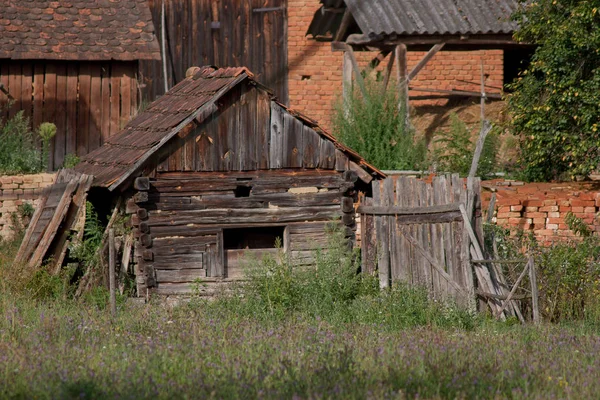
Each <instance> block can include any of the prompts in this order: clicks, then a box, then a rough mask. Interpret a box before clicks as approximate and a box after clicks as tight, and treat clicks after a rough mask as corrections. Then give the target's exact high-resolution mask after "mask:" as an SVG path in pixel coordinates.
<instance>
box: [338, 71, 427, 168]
mask: <svg viewBox="0 0 600 400" xmlns="http://www.w3.org/2000/svg"><path fill="white" fill-rule="evenodd" d="M365 84H366V88H367V93H368V100H367V99H364V98H363V96H362V94H361V93H360V91H359V90H358V89H356V88H355V89H354V91H353V92H352V95H351V96H350V98H349V99H348V100H347V101H346V102H344V101H343V100H341V101H339V102H338V104H337V106H336V110H335V114H334V116H333V125H334V131H335V134H336V136H337V137H339V138H340V140H341V141H342V142H343V143H344V144H345V145H347V146H348V147H350V148H352V149H353V150H355V151H357V152H358V153H360V154H361V155H362V156H363V157H365V159H366V160H367V161H369V162H370V163H372V164H373V165H375V166H376V167H378V168H381V169H391V170H407V169H408V170H410V169H422V168H424V167H425V162H426V158H427V145H426V143H425V140H417V139H416V138H415V132H414V131H413V129H410V128H407V126H406V123H405V122H406V121H405V119H404V112H401V111H399V110H398V104H399V98H398V94H397V92H396V91H395V90H387V91H386V94H385V95H383V96H382V95H381V91H382V84H381V83H380V82H377V81H375V80H371V79H366V80H365ZM390 86H392V87H393V85H392V84H391V83H390Z"/></svg>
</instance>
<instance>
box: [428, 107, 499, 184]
mask: <svg viewBox="0 0 600 400" xmlns="http://www.w3.org/2000/svg"><path fill="white" fill-rule="evenodd" d="M472 137H473V134H472V132H471V131H470V130H469V128H468V126H467V124H465V123H464V122H463V121H461V120H460V118H459V117H458V115H456V114H455V113H452V114H450V130H449V131H448V132H439V133H438V134H437V135H436V139H435V143H436V149H435V151H434V153H433V160H434V162H435V163H436V164H437V170H438V171H443V172H453V173H459V174H460V175H461V176H467V175H468V174H469V171H470V169H471V163H472V161H473V154H474V153H475V147H476V144H477V137H476V138H475V141H473V140H472ZM498 146H499V139H498V133H497V130H496V129H495V128H494V129H492V131H491V132H490V133H488V135H487V137H486V139H485V143H484V145H483V151H482V152H481V158H480V159H479V165H478V168H477V175H478V176H480V177H482V178H484V179H485V178H487V177H489V176H491V175H492V174H493V173H494V172H495V168H496V166H497V163H496V150H497V148H498Z"/></svg>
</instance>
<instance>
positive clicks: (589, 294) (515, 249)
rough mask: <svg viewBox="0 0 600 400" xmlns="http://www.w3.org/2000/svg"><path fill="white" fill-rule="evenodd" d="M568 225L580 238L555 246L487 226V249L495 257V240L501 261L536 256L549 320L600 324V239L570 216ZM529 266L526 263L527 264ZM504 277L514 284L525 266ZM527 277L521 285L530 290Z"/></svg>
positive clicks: (541, 299)
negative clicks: (542, 244) (544, 244)
mask: <svg viewBox="0 0 600 400" xmlns="http://www.w3.org/2000/svg"><path fill="white" fill-rule="evenodd" d="M566 223H567V225H568V226H569V229H571V230H572V231H573V232H574V233H576V234H577V235H579V237H576V238H574V239H573V240H570V241H560V242H556V243H553V244H552V245H551V246H548V247H544V246H539V244H538V243H537V242H536V240H535V238H534V237H533V236H531V235H525V234H524V233H523V232H522V231H520V232H517V233H516V235H511V234H510V231H509V230H508V229H503V228H501V227H497V226H493V225H488V226H486V248H487V250H488V252H489V253H490V254H492V251H493V250H492V248H493V245H494V243H493V241H495V245H496V250H497V257H498V258H500V259H517V258H523V253H524V252H527V253H529V254H531V255H533V257H534V264H535V268H536V271H537V280H538V290H539V304H540V312H541V313H542V317H543V319H544V320H546V321H553V322H570V321H581V320H585V321H587V322H590V323H593V324H599V323H600V279H599V278H598V277H599V276H600V239H599V238H598V237H597V236H594V235H592V231H591V230H590V228H589V226H587V224H585V222H584V221H582V220H581V219H580V218H577V217H575V216H574V215H573V214H572V213H569V214H568V215H567V217H566ZM524 263H525V261H524ZM524 263H523V264H519V265H518V266H516V267H514V268H515V269H512V270H511V269H509V268H508V265H505V266H504V268H505V269H504V271H503V272H504V274H505V276H507V277H509V281H512V282H514V281H515V280H516V277H517V276H518V275H519V274H520V272H521V270H522V268H523V266H524V265H525V264H524ZM528 285H529V280H528V278H526V279H525V280H524V281H523V283H522V284H521V286H522V287H527V286H528Z"/></svg>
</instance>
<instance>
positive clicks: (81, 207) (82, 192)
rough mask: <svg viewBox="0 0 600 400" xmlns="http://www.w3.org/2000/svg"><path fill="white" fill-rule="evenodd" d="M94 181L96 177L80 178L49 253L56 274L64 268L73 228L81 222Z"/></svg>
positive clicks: (52, 268)
mask: <svg viewBox="0 0 600 400" xmlns="http://www.w3.org/2000/svg"><path fill="white" fill-rule="evenodd" d="M93 180H94V177H93V176H91V175H82V176H81V177H79V180H78V187H77V190H76V192H75V195H74V196H73V201H72V204H71V206H70V207H69V210H68V212H67V216H66V218H65V223H64V224H63V226H62V229H61V231H60V233H59V234H58V235H57V237H56V239H55V240H54V244H53V246H52V248H51V251H49V252H48V255H49V258H52V263H53V267H52V266H51V268H50V269H51V270H53V271H54V273H55V274H56V273H58V272H59V271H60V268H61V266H62V262H63V260H64V257H65V254H66V250H67V247H68V245H69V242H70V240H69V238H70V237H71V234H72V231H73V228H74V226H75V224H76V223H77V221H79V220H80V218H81V214H82V213H84V212H85V202H86V200H87V192H88V190H89V189H90V187H91V186H92V181H93Z"/></svg>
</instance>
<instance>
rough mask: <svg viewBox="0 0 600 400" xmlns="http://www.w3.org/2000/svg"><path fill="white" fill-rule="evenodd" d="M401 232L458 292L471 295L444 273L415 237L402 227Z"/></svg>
mask: <svg viewBox="0 0 600 400" xmlns="http://www.w3.org/2000/svg"><path fill="white" fill-rule="evenodd" d="M400 232H401V233H402V235H404V237H405V238H406V239H407V240H408V241H409V242H410V244H412V245H413V246H414V248H415V249H417V251H418V252H419V253H421V255H422V256H423V257H425V259H426V260H427V261H429V263H430V264H431V266H432V267H433V268H435V269H436V270H437V272H438V273H439V274H440V275H441V276H442V277H443V278H444V279H445V280H446V281H447V282H448V283H449V284H450V285H451V286H452V287H454V288H455V289H456V290H457V291H458V292H460V293H463V294H465V295H467V296H468V295H469V293H468V292H467V291H466V290H465V289H464V288H463V287H461V286H460V285H459V284H458V283H456V282H455V281H454V279H452V277H451V276H450V275H448V273H447V272H446V271H444V268H443V267H442V266H440V264H439V263H438V261H437V260H435V259H434V258H433V257H432V256H431V254H429V252H428V251H426V250H425V249H424V248H423V246H421V244H420V243H419V242H418V241H417V239H415V238H414V237H413V235H411V234H410V233H409V232H408V230H407V229H406V228H405V227H400Z"/></svg>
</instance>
